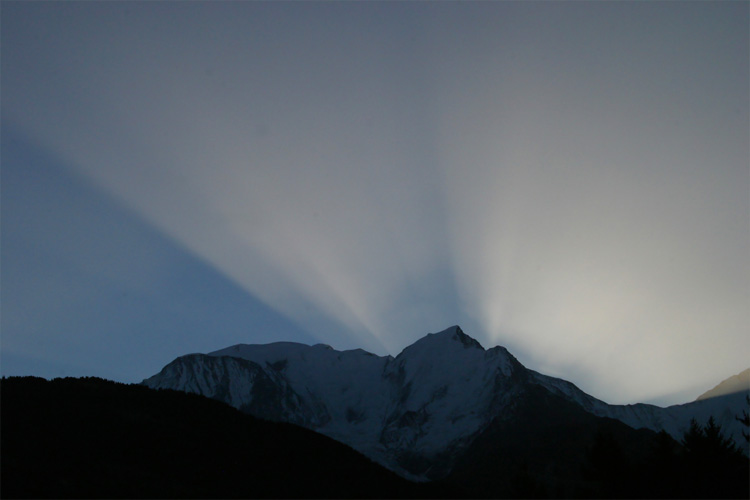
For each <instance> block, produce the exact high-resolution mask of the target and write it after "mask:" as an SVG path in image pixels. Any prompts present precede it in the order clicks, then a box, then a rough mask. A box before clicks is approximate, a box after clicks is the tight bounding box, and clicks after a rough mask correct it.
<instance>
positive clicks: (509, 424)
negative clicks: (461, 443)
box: [446, 387, 750, 498]
mask: <svg viewBox="0 0 750 500" xmlns="http://www.w3.org/2000/svg"><path fill="white" fill-rule="evenodd" d="M446 482H447V483H449V484H452V485H454V486H456V487H460V488H462V492H461V495H460V496H463V497H467V498H750V462H749V461H748V458H747V457H746V456H745V455H743V454H742V453H741V452H740V451H739V450H738V449H737V448H736V447H735V446H734V445H733V443H732V442H731V441H730V440H729V439H727V438H725V437H723V436H722V435H721V429H720V428H719V427H718V426H717V425H716V424H715V423H714V422H713V421H709V423H708V424H707V425H706V426H705V427H700V426H698V425H697V424H695V425H694V427H693V428H692V429H691V431H689V432H688V434H687V435H686V441H685V442H683V443H680V442H677V441H676V440H674V439H673V438H672V437H671V436H669V435H668V434H667V433H666V432H661V433H655V432H652V431H649V430H646V429H638V430H636V429H632V428H630V427H628V426H627V425H625V424H623V423H622V422H620V421H618V420H613V419H609V418H599V417H596V416H594V415H592V414H590V413H588V412H586V411H584V410H583V409H582V408H580V407H579V406H577V405H576V404H574V403H572V402H569V401H565V400H563V399H562V398H559V397H557V396H555V395H553V394H551V393H550V392H548V391H546V390H544V389H542V388H541V387H537V388H532V389H530V390H528V391H527V392H526V393H525V394H523V395H520V396H519V397H518V398H517V401H516V402H515V403H513V404H512V408H510V409H509V416H508V418H506V419H504V420H502V421H497V422H495V423H493V424H492V425H491V426H490V427H489V428H487V429H486V430H485V431H484V432H483V433H482V435H480V436H479V437H478V438H477V439H476V440H475V441H474V442H473V443H472V444H471V445H470V446H469V447H468V449H467V450H466V452H465V454H464V455H463V456H462V457H461V458H460V459H459V460H458V462H457V464H456V466H455V468H454V470H453V471H452V472H451V473H450V475H449V476H448V478H447V479H446Z"/></svg>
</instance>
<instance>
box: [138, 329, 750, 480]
mask: <svg viewBox="0 0 750 500" xmlns="http://www.w3.org/2000/svg"><path fill="white" fill-rule="evenodd" d="M143 383H144V384H145V385H147V386H149V387H152V388H169V389H178V390H183V391H187V392H194V393H198V394H203V395H205V396H208V397H212V398H215V399H219V400H221V401H224V402H226V403H228V404H230V405H232V406H234V407H236V408H239V409H240V410H242V411H245V412H247V413H250V414H252V415H255V416H258V417H261V418H266V419H270V420H280V421H285V422H291V423H295V424H298V425H302V426H304V427H307V428H310V429H313V430H316V431H318V432H320V433H322V434H326V435H328V436H329V437H332V438H334V439H337V440H339V441H341V442H344V443H346V444H348V445H349V446H351V447H353V448H354V449H356V450H358V451H360V452H362V453H364V454H365V455H367V456H368V457H370V458H371V459H373V460H375V461H376V462H379V463H380V464H382V465H384V466H386V467H388V468H390V469H391V470H394V471H396V472H398V473H400V474H402V475H404V476H406V477H410V478H412V479H419V478H422V477H425V476H424V474H429V473H430V472H429V470H428V469H429V467H427V468H425V467H423V465H424V464H425V463H430V461H432V463H435V461H436V460H443V462H442V463H441V464H440V466H439V467H437V469H439V470H442V471H443V472H445V473H447V471H448V470H449V469H450V466H451V464H450V460H449V459H445V458H444V457H446V456H448V457H450V456H455V453H454V451H455V450H459V449H461V448H462V447H464V446H466V445H467V444H468V443H470V442H471V440H472V439H473V437H474V436H476V435H477V434H478V433H479V432H481V431H482V430H483V429H484V428H485V427H486V426H487V425H489V423H490V422H491V421H492V420H493V419H495V418H498V417H500V418H502V417H503V416H504V415H505V414H507V413H508V412H507V409H508V406H509V405H512V404H513V402H514V400H515V398H517V397H518V396H519V394H521V393H522V392H523V391H524V390H525V388H526V387H528V384H535V385H539V386H542V387H544V388H546V389H547V390H549V391H550V392H552V393H554V394H557V395H560V396H562V397H564V398H565V399H567V400H569V401H572V402H575V403H576V404H578V405H580V406H581V407H582V408H583V409H585V410H586V411H588V412H590V413H593V414H595V415H597V416H602V417H610V418H615V419H618V420H621V421H622V422H624V423H625V424H627V425H629V426H631V427H634V428H641V427H645V428H648V429H652V430H656V431H658V430H661V429H664V430H666V431H667V432H668V433H670V434H671V435H672V436H673V437H675V438H677V439H679V438H680V437H681V435H682V432H684V430H685V429H686V428H687V426H688V425H689V422H690V418H692V417H693V416H695V417H696V418H697V419H698V421H699V422H701V423H703V422H705V420H707V419H708V416H710V415H714V417H715V418H717V422H718V423H719V424H721V425H722V426H723V427H724V426H725V425H726V426H728V427H725V428H726V429H728V431H729V432H728V433H729V434H730V435H732V436H734V437H735V438H736V439H737V440H739V439H740V438H741V437H740V434H739V433H740V431H741V429H740V428H739V426H740V424H739V423H738V422H736V421H735V420H734V418H733V417H734V415H735V414H740V413H741V410H742V409H743V408H744V406H743V405H744V404H745V403H744V395H743V394H734V395H729V396H722V397H718V398H711V399H706V400H701V401H697V402H694V403H689V404H687V405H679V406H673V407H669V408H659V407H656V406H652V405H645V404H637V405H625V406H618V405H608V404H607V403H605V402H603V401H600V400H598V399H596V398H594V397H592V396H590V395H588V394H586V393H584V392H583V391H581V390H580V389H579V388H578V387H576V386H575V385H573V384H571V383H570V382H567V381H565V380H561V379H557V378H554V377H548V376H546V375H542V374H540V373H537V372H534V371H532V370H528V369H526V368H525V367H523V365H521V364H520V363H519V362H518V361H517V360H516V359H515V358H514V357H513V356H512V355H511V354H510V353H509V352H508V351H507V350H506V349H505V348H503V347H493V348H492V349H489V350H485V349H484V348H483V347H482V346H481V345H480V344H479V342H477V341H476V340H474V339H473V338H471V337H469V336H468V335H466V334H465V333H464V332H463V331H462V330H461V328H459V327H458V326H453V327H451V328H448V329H446V330H444V331H442V332H439V333H434V334H429V335H427V336H426V337H424V338H422V339H420V340H418V341H417V342H415V343H414V344H412V345H410V346H408V347H407V348H405V349H404V350H403V351H402V352H401V353H400V354H399V355H398V356H397V357H396V358H393V357H391V356H382V357H381V356H376V355H374V354H371V353H368V352H366V351H363V350H361V349H355V350H350V351H343V352H342V351H337V350H335V349H333V348H331V347H330V346H327V345H324V344H317V345H314V346H307V345H304V344H298V343H293V342H276V343H272V344H265V345H245V344H239V345H235V346H231V347H227V348H225V349H221V350H219V351H215V352H212V353H209V354H208V355H203V354H191V355H187V356H183V357H181V358H178V359H176V360H175V361H173V362H172V363H170V364H169V365H167V366H165V367H164V369H162V371H161V372H160V373H159V374H157V375H154V376H153V377H151V378H149V379H146V380H144V382H143ZM440 457H443V458H440ZM445 460H448V462H445ZM415 463H416V464H422V465H420V466H415V465H414V464H415Z"/></svg>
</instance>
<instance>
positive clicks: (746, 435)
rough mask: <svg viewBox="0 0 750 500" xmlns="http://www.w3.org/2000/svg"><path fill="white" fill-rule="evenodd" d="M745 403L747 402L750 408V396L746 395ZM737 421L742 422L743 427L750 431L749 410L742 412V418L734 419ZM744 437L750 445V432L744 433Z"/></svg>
mask: <svg viewBox="0 0 750 500" xmlns="http://www.w3.org/2000/svg"><path fill="white" fill-rule="evenodd" d="M745 401H747V405H748V406H750V395H747V394H746V395H745ZM734 418H735V420H737V421H738V422H740V423H741V424H742V425H744V426H745V427H747V428H748V429H750V414H748V412H747V410H742V416H741V417H734ZM742 437H744V438H745V441H747V442H748V443H750V432H748V431H742Z"/></svg>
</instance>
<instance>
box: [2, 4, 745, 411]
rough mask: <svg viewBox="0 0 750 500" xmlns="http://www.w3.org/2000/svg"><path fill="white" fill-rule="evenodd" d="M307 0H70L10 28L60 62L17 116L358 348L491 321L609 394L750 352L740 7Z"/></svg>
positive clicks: (706, 371)
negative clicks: (240, 0)
mask: <svg viewBox="0 0 750 500" xmlns="http://www.w3.org/2000/svg"><path fill="white" fill-rule="evenodd" d="M295 5H296V4H295ZM288 6H289V5H286V6H284V8H286V7H288ZM634 7H635V6H627V9H632V8H634ZM727 7H729V6H727ZM740 7H742V6H740ZM126 8H127V9H133V10H135V11H138V15H134V14H133V13H131V16H133V17H131V18H130V20H129V21H128V23H125V24H122V25H121V24H120V23H119V21H118V20H119V19H120V16H122V15H124V14H123V12H124V10H123V9H126ZM284 8H280V7H278V6H271V5H267V4H255V3H249V4H220V6H218V7H214V8H211V9H202V8H201V7H200V5H195V4H179V5H177V6H171V7H167V6H165V5H161V4H127V5H126V4H109V5H106V6H104V5H100V4H95V5H91V4H85V5H83V4H67V5H63V6H57V7H55V8H51V9H50V11H49V12H54V11H55V9H63V10H66V9H67V10H68V11H69V12H74V13H75V15H72V16H71V17H70V19H69V21H68V22H69V24H65V25H63V26H62V27H60V26H57V24H56V23H57V22H58V21H57V18H56V17H55V16H54V15H52V14H47V17H43V16H41V17H38V18H36V19H35V22H37V23H40V24H41V25H43V26H44V27H45V28H46V29H47V30H49V31H48V32H47V33H51V34H48V35H47V36H49V37H50V38H49V40H47V41H46V43H45V44H41V45H30V46H29V47H27V48H26V49H25V51H19V52H18V54H16V53H15V51H14V52H12V53H11V54H10V56H11V60H10V61H9V62H8V63H7V64H11V65H12V64H17V65H19V67H20V66H21V61H20V59H13V57H16V58H21V57H27V58H33V59H31V60H33V61H41V63H40V64H39V65H38V67H34V68H31V69H29V72H30V76H24V75H20V74H19V75H16V74H13V75H11V76H10V77H7V76H6V77H4V80H3V84H4V87H5V89H6V90H5V93H6V95H10V94H12V95H13V99H12V100H11V99H8V100H7V102H6V100H5V99H4V102H3V106H4V108H6V109H4V111H3V112H4V115H5V116H4V119H5V120H6V123H9V124H11V125H13V126H14V127H18V128H20V129H22V130H23V131H24V132H25V133H26V134H27V135H28V136H29V137H31V138H33V140H35V141H38V143H39V144H40V146H43V147H45V148H49V149H50V150H51V151H53V152H54V153H55V154H56V155H58V156H59V158H60V159H61V161H63V162H64V163H66V164H69V165H71V166H73V167H74V168H76V169H77V171H78V172H79V173H81V174H82V175H84V176H85V177H86V178H88V179H90V180H92V181H93V182H95V183H96V185H98V186H99V187H100V188H102V189H103V190H104V191H106V192H107V193H110V194H111V195H112V196H114V197H115V198H116V199H118V200H120V201H121V202H122V203H124V204H126V205H127V206H128V207H129V208H131V209H132V210H134V211H135V212H136V213H137V214H139V215H140V216H141V217H143V218H144V219H145V220H147V221H148V222H149V223H151V224H153V225H154V226H155V227H157V228H159V229H160V230H161V231H163V232H164V234H166V235H168V236H169V238H171V239H172V240H174V241H175V242H177V243H178V244H179V245H180V246H182V247H184V248H185V249H186V251H188V252H190V253H191V254H193V255H196V256H198V257H200V258H201V259H202V260H204V261H205V262H207V263H208V264H209V265H210V266H212V267H213V268H215V269H216V270H217V271H218V272H220V273H222V274H223V275H224V276H226V277H228V278H229V279H231V280H233V281H234V282H236V283H237V284H239V285H240V286H241V287H242V288H244V289H245V290H247V291H248V292H249V293H251V294H252V295H253V296H255V297H257V298H258V299H260V300H261V301H263V302H264V303H266V304H267V305H269V306H270V307H271V308H273V309H275V310H277V311H279V312H281V313H282V314H284V315H286V316H287V317H290V318H292V319H294V321H295V322H297V323H298V324H300V325H303V326H305V327H306V328H308V329H309V330H310V331H311V332H313V333H314V334H315V335H316V336H318V337H319V339H320V341H322V342H326V343H329V344H332V345H334V347H337V348H353V347H363V348H365V349H368V350H371V351H373V352H376V353H377V354H385V353H390V354H393V355H395V354H398V352H399V351H400V350H401V349H402V348H403V347H405V346H406V345H409V344H410V343H412V342H414V341H415V340H416V339H417V338H419V337H421V336H423V335H424V334H425V333H427V332H428V331H437V330H441V329H443V328H445V327H447V326H449V325H452V324H456V323H458V324H463V325H464V326H465V329H466V331H467V333H468V334H469V335H472V336H474V337H476V338H478V339H479V340H480V342H481V343H482V344H483V345H485V347H491V346H492V345H497V344H502V345H506V346H508V348H509V349H510V350H511V352H513V353H514V354H516V355H517V356H519V358H521V360H522V362H524V363H525V364H527V365H529V367H530V368H533V369H536V370H538V371H542V372H544V373H547V374H550V375H557V376H561V377H563V378H567V379H569V380H572V381H574V382H576V383H577V384H578V385H580V386H581V387H582V388H583V389H584V390H586V391H588V392H591V393H592V394H594V395H595V396H598V397H601V398H603V399H605V400H607V401H608V402H636V401H637V400H647V399H652V398H656V397H660V396H662V395H664V394H667V393H669V392H670V391H671V392H678V391H684V390H686V389H687V388H692V387H696V386H698V385H700V384H702V383H708V384H715V383H716V382H718V381H719V380H715V379H716V378H720V377H724V376H727V375H729V374H731V373H733V372H735V371H736V372H739V371H741V370H742V369H744V368H746V360H747V357H746V354H747V353H748V351H749V350H750V343H749V342H750V341H749V340H748V337H749V336H748V335H747V325H748V324H750V321H748V320H750V317H749V316H748V315H749V314H750V313H748V309H747V304H748V300H749V299H750V289H749V288H750V287H749V284H750V271H749V270H748V267H747V265H746V263H747V255H748V252H749V251H750V234H749V233H748V225H747V221H748V213H750V203H749V200H748V196H747V186H748V170H747V162H748V140H747V137H744V138H743V137H742V133H746V132H748V117H747V113H748V104H747V98H746V97H745V98H744V100H743V99H742V98H741V96H742V93H743V92H746V89H747V87H746V84H747V82H748V79H747V75H746V71H745V73H743V75H742V76H740V77H737V78H736V79H727V80H726V81H722V80H716V79H712V78H713V77H711V78H709V77H707V76H705V75H706V73H709V74H719V73H720V72H722V71H724V70H725V69H726V68H728V67H731V66H733V65H734V64H736V61H737V60H739V61H743V60H744V61H747V58H745V59H742V56H746V55H747V47H746V45H747V44H745V48H744V49H743V48H740V49H737V54H739V57H738V58H732V57H729V56H728V57H727V58H726V60H725V61H724V62H722V61H719V62H716V61H715V59H714V58H712V56H711V54H713V53H714V52H711V51H716V53H722V54H723V53H725V48H726V47H734V46H735V42H736V38H739V39H743V40H745V41H747V33H746V31H745V32H741V33H740V34H739V35H737V34H736V33H734V32H732V31H730V32H729V33H730V35H726V36H725V37H724V38H720V39H719V40H718V41H717V42H716V43H717V44H718V45H717V46H716V47H715V48H706V47H705V40H707V39H712V37H715V36H716V34H717V31H716V30H717V29H718V30H720V31H721V29H723V27H722V26H723V25H717V26H718V27H717V26H713V25H710V23H711V22H712V20H711V19H706V18H705V16H704V14H702V13H698V12H693V11H692V10H690V11H689V12H687V13H681V12H680V9H681V8H684V6H681V7H676V8H674V9H669V8H666V7H663V8H662V7H660V8H659V9H655V10H654V7H653V6H649V5H646V6H640V8H646V9H652V10H653V12H651V11H650V12H651V14H653V15H654V16H656V17H657V18H659V19H670V20H672V21H674V22H673V24H672V25H671V27H669V28H667V27H664V26H660V25H658V23H657V24H656V25H650V24H646V25H641V24H638V23H637V22H634V21H632V20H631V21H629V22H633V23H634V24H633V26H631V27H632V28H633V29H634V30H635V32H634V33H629V31H630V29H629V28H628V29H624V32H623V33H615V34H610V33H605V32H604V31H603V28H599V27H598V25H597V24H593V25H592V24H587V23H584V25H580V26H578V25H577V26H575V27H571V26H567V27H565V26H566V25H565V24H564V23H563V22H562V21H561V20H560V19H561V18H560V17H559V15H560V14H561V13H562V15H563V16H566V15H570V16H571V17H570V18H571V19H573V18H575V16H576V15H581V14H582V15H584V16H590V21H594V20H595V21H596V22H597V23H601V24H602V25H606V24H607V23H615V24H616V23H618V22H619V21H617V20H618V19H620V15H621V14H622V12H620V11H619V10H618V9H617V8H614V7H612V6H608V7H606V8H603V7H601V6H597V7H596V8H593V7H592V9H591V10H583V11H582V10H581V8H580V6H573V7H564V8H563V7H562V6H554V7H550V8H547V9H545V8H543V7H542V6H541V5H537V6H534V7H533V8H531V9H530V8H528V7H520V6H516V5H515V4H504V3H501V4H483V5H478V4H475V5H468V6H461V5H458V4H455V5H453V4H447V5H429V6H422V5H407V6H399V5H395V6H394V5H379V4H370V5H366V6H362V5H357V6H354V5H351V4H348V5H320V4H319V5H317V6H316V7H315V8H312V7H298V6H295V8H296V9H299V10H298V11H296V12H297V15H296V16H289V15H288V13H285V11H284ZM732 8H734V7H732ZM421 9H424V10H421ZM627 9H626V10H627ZM146 11H148V12H146ZM303 11H304V15H302V13H303ZM175 13H179V14H180V15H178V17H177V20H176V21H175V22H174V24H173V23H172V21H171V20H170V19H171V16H172V15H173V14H175ZM238 14H243V15H238ZM374 14H377V15H382V16H386V17H387V18H389V19H393V20H395V19H402V18H403V16H406V18H407V19H408V20H409V22H410V23H413V24H411V25H409V26H408V27H404V26H401V25H399V24H393V25H392V24H389V23H385V24H384V25H379V24H377V23H376V26H374V27H373V26H371V23H372V15H374ZM710 14H712V15H715V17H716V19H717V21H716V22H717V23H719V22H720V21H722V22H723V20H724V19H725V18H727V17H728V16H727V14H726V13H725V12H724V11H722V9H721V8H717V9H716V10H715V11H711V12H710ZM204 16H205V19H204ZM297 16H299V17H297ZM391 16H392V17H391ZM587 18H588V17H587ZM709 18H710V16H709ZM303 19H304V22H303V21H302V20H303ZM331 19H335V20H336V22H335V23H334V24H331ZM564 19H566V18H564ZM241 20H242V21H241ZM571 22H572V21H571ZM275 23H276V24H275ZM278 23H281V26H283V30H282V31H281V32H280V33H277V32H276V31H275V30H276V29H277V28H276V27H275V26H277V25H278ZM514 23H520V24H519V26H531V27H533V30H531V31H530V32H529V33H524V34H520V33H518V32H516V30H515V29H512V26H513V25H514ZM561 23H562V24H561ZM407 24H408V23H407ZM218 26H220V27H221V29H218V28H217V27H218ZM383 26H387V29H385V28H383ZM560 26H563V28H560ZM623 26H626V25H623ZM628 26H629V25H628ZM626 27H627V26H626ZM696 27H697V28H699V29H698V30H697V32H696ZM19 29H20V28H19ZM6 31H7V30H6ZM626 32H627V33H626ZM724 32H726V30H725V31H724ZM9 36H10V35H9ZM14 36H19V37H20V36H21V35H18V34H16V35H14ZM732 36H734V37H735V38H732ZM638 37H642V38H643V37H645V38H649V39H650V40H651V41H650V44H649V45H636V46H633V45H632V44H630V42H631V41H632V40H635V39H638ZM673 37H677V38H678V39H679V40H681V43H683V42H684V44H685V46H683V47H682V48H681V50H680V51H678V52H676V53H675V52H673V48H672V45H671V44H672V42H671V40H672V38H673ZM412 39H413V40H415V41H411V40H412ZM207 40H208V41H207ZM594 42H595V43H594ZM19 43H20V41H19ZM229 48H231V50H229ZM97 51H100V53H98V52H97ZM703 51H709V52H707V53H704V52H703ZM4 57H5V54H4ZM668 58H671V59H668ZM665 59H668V60H669V62H670V64H671V66H669V67H664V62H665V61H664V60H665ZM624 65H625V66H624ZM52 67H54V68H56V70H57V71H58V73H57V74H56V75H57V76H56V79H55V84H54V86H53V87H49V85H50V83H49V81H48V79H45V75H46V74H47V73H45V72H46V71H50V68H52ZM624 67H625V69H623V68H624ZM591 68H595V70H594V69H591ZM655 68H662V69H661V70H660V71H655ZM623 71H628V72H629V73H623ZM675 78H682V80H680V81H678V82H675ZM6 79H7V80H8V81H6ZM738 96H740V99H739V101H738V100H737V97H738ZM738 102H739V104H738ZM738 106H739V108H740V111H739V112H737V111H735V109H736V108H737V107H738ZM743 231H744V233H743ZM124 273H127V270H124ZM326 322H334V323H336V324H338V325H340V326H341V327H342V328H343V329H344V330H345V331H347V332H350V334H351V337H350V338H348V339H345V338H343V337H342V338H330V337H329V335H335V334H329V333H327V331H326V330H325V328H324V326H323V325H325V324H327V323H326ZM467 323H469V324H470V325H471V326H473V327H476V328H477V329H478V330H479V331H472V328H471V326H468V327H467V326H466V324H467ZM716 338H719V339H721V340H720V341H715V340H712V339H716ZM279 340H286V339H283V338H280V339H279ZM249 341H250V340H249V339H237V342H249ZM221 347H223V346H216V348H217V349H218V348H221ZM711 350H712V351H711ZM707 353H708V354H707ZM707 358H708V359H707ZM703 365H706V366H703ZM696 367H698V368H696ZM726 370H729V372H730V373H725V371H726ZM706 377H710V380H707V381H706V380H705V379H706ZM656 380H658V381H659V383H658V384H657V383H656V382H655V381H656ZM581 381H586V383H582V382H581Z"/></svg>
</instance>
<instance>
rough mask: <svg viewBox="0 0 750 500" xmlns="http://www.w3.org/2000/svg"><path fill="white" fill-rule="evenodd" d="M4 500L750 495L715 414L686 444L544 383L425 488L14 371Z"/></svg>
mask: <svg viewBox="0 0 750 500" xmlns="http://www.w3.org/2000/svg"><path fill="white" fill-rule="evenodd" d="M0 411H1V412H2V413H1V415H0V426H1V428H0V450H1V452H2V455H1V456H0V480H1V482H0V497H2V498H17V497H25V498H72V497H75V498H126V497H127V498H197V497H200V498H344V497H346V498H368V497H369V498H372V497H376V498H503V497H504V498H571V497H575V498H618V497H620V498H748V497H750V477H749V476H750V474H749V471H750V463H749V462H748V459H747V457H746V456H744V455H743V454H742V453H741V452H740V451H739V450H738V449H737V447H736V446H735V445H734V444H733V443H732V442H731V441H730V440H729V439H727V438H726V437H724V436H723V435H722V432H721V429H720V428H719V427H718V426H717V425H716V424H715V422H713V421H712V420H711V421H709V422H708V423H706V425H703V426H701V425H698V424H697V423H694V424H693V425H692V426H691V428H690V429H689V430H688V431H687V433H686V434H685V436H684V438H683V439H682V442H677V441H675V440H674V439H672V438H671V437H670V436H669V435H667V434H666V433H659V434H657V433H654V432H651V431H648V430H635V429H631V428H630V427H628V426H626V425H625V424H623V423H622V422H619V421H617V420H612V419H606V418H599V417H596V416H594V415H592V414H590V413H587V412H585V411H584V410H582V409H581V408H580V407H578V406H577V405H575V404H573V403H571V402H569V401H565V400H563V399H561V398H559V397H557V396H554V395H552V394H551V393H549V392H548V391H546V390H545V389H543V388H541V387H538V386H533V387H532V388H530V389H529V390H527V391H525V392H524V393H521V394H518V395H515V396H514V398H513V399H512V400H511V402H510V403H509V405H508V408H507V412H506V414H505V416H504V418H503V419H498V420H496V421H495V422H493V423H492V424H491V425H490V426H489V427H488V428H487V429H485V430H484V431H483V432H482V433H481V434H480V435H479V436H478V437H477V438H476V439H475V440H473V441H472V442H471V443H468V444H467V446H466V448H465V449H464V451H463V452H462V453H461V456H460V457H458V459H457V461H456V465H455V467H454V469H453V470H452V471H451V472H450V474H448V476H447V477H446V478H445V479H443V480H441V481H437V482H433V483H413V482H410V481H407V480H405V479H403V478H400V477H398V476H397V475H396V474H394V473H392V472H390V471H388V470H386V469H384V468H382V467H380V466H379V465H377V464H374V463H373V462H372V461H370V460H369V459H367V458H366V457H364V456H362V455H361V454H359V453H357V452H356V451H354V450H352V449H351V448H349V447H348V446H346V445H343V444H341V443H338V442H336V441H334V440H332V439H329V438H327V437H325V436H322V435H320V434H317V433H314V432H312V431H309V430H306V429H303V428H300V427H297V426H294V425H291V424H283V423H273V422H267V421H263V420H259V419H256V418H253V417H251V416H249V415H245V414H243V413H241V412H239V411H237V410H235V409H233V408H231V407H229V406H227V405H225V404H223V403H220V402H218V401H213V400H210V399H208V398H205V397H202V396H197V395H192V394H186V393H182V392H176V391H155V390H151V389H148V388H146V387H143V386H138V385H126V384H119V383H115V382H110V381H106V380H102V379H97V378H83V379H71V378H66V379H55V380H53V381H47V380H44V379H40V378H34V377H23V378H20V377H12V378H7V379H6V378H3V379H2V383H1V385H0Z"/></svg>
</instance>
